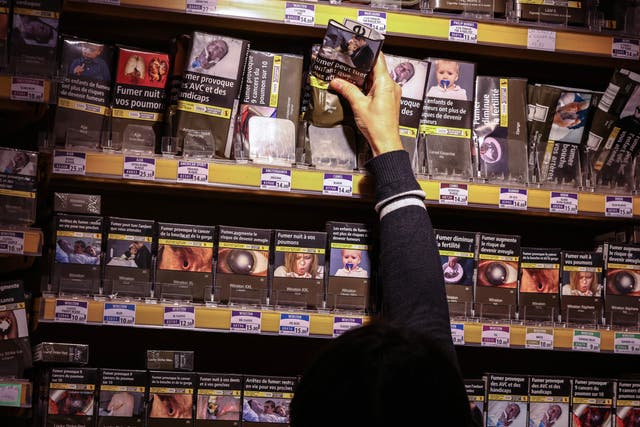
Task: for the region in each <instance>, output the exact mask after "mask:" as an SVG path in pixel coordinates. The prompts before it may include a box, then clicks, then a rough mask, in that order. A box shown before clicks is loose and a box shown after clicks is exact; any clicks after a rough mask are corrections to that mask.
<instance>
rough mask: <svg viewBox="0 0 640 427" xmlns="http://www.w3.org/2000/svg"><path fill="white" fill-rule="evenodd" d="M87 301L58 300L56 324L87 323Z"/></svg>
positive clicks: (55, 316)
mask: <svg viewBox="0 0 640 427" xmlns="http://www.w3.org/2000/svg"><path fill="white" fill-rule="evenodd" d="M87 308H88V303H87V302H86V301H75V300H61V299H59V300H57V301H56V310H55V315H54V317H53V320H54V321H55V322H72V323H87V311H88V310H87Z"/></svg>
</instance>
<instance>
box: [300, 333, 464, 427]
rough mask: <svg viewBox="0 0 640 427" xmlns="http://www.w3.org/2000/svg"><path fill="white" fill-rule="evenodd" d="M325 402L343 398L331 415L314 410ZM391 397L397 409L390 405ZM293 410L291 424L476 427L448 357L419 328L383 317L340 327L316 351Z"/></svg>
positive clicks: (460, 381) (462, 385)
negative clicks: (341, 329)
mask: <svg viewBox="0 0 640 427" xmlns="http://www.w3.org/2000/svg"><path fill="white" fill-rule="evenodd" d="M453 357H455V355H453ZM416 389H417V390H419V392H417V393H416V392H413V390H416ZM410 391H411V393H410ZM327 400H331V401H334V402H340V404H339V405H335V406H334V407H333V409H332V410H331V419H330V420H328V419H327V418H326V417H325V416H323V415H322V414H321V413H319V412H318V402H323V401H327ZM395 402H397V403H399V404H400V405H399V409H398V410H393V409H391V407H390V404H391V403H395ZM429 408H431V410H429ZM416 411H418V413H419V414H420V415H419V418H416ZM290 413H291V427H302V426H304V427H315V426H318V427H320V426H323V427H324V426H326V425H327V423H329V424H331V426H332V427H342V426H345V427H346V426H349V427H351V426H358V425H363V426H367V427H376V426H390V425H430V426H431V425H433V426H436V425H450V426H456V427H467V426H472V425H474V424H472V421H471V411H470V410H469V401H468V399H467V395H466V392H465V388H464V383H463V381H462V377H461V375H460V372H459V370H458V367H457V364H456V363H455V361H454V360H451V355H449V354H448V353H447V352H446V351H445V350H443V348H442V347H441V346H440V345H439V344H438V343H437V342H435V341H434V340H432V339H430V338H429V337H427V336H425V335H423V334H420V333H417V332H413V331H411V330H407V328H402V327H398V326H394V325H390V324H388V323H385V322H382V321H380V322H373V323H372V324H369V325H367V326H363V327H361V328H358V329H355V330H352V331H349V332H347V333H345V334H344V335H343V336H341V337H340V338H338V339H337V340H335V341H334V342H333V343H332V344H331V345H330V346H329V348H328V349H327V350H326V351H324V352H323V353H321V354H320V355H319V357H318V358H317V359H316V361H315V363H313V364H312V365H311V367H310V368H309V369H308V371H307V372H306V373H305V375H304V376H303V377H302V380H301V381H300V384H299V385H298V388H297V390H296V392H295V394H294V397H293V400H292V402H291V410H290Z"/></svg>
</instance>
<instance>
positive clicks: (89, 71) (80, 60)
mask: <svg viewBox="0 0 640 427" xmlns="http://www.w3.org/2000/svg"><path fill="white" fill-rule="evenodd" d="M66 43H67V46H71V47H72V48H71V49H68V50H67V49H65V51H64V54H65V56H70V57H71V58H70V57H66V58H64V59H65V60H66V62H67V63H68V64H69V65H68V66H67V67H65V68H66V70H67V72H68V73H69V76H74V77H82V78H84V79H87V80H95V81H100V82H104V83H109V82H110V81H111V71H110V70H109V65H107V61H106V60H105V59H104V57H103V52H104V45H101V44H98V43H90V42H86V41H73V40H67V41H66Z"/></svg>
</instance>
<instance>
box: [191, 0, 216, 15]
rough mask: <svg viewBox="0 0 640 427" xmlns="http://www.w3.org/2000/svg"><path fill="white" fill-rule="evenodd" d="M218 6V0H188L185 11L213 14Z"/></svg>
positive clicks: (197, 13) (196, 13)
mask: <svg viewBox="0 0 640 427" xmlns="http://www.w3.org/2000/svg"><path fill="white" fill-rule="evenodd" d="M217 6H218V1H217V0H187V7H186V9H185V12H186V13H192V14H195V15H213V14H214V13H215V11H216V7H217Z"/></svg>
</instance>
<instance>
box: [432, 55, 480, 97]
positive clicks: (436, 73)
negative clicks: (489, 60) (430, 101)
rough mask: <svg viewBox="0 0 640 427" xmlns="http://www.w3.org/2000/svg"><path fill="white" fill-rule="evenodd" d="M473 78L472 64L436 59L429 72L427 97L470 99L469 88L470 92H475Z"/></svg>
mask: <svg viewBox="0 0 640 427" xmlns="http://www.w3.org/2000/svg"><path fill="white" fill-rule="evenodd" d="M467 67H468V69H467ZM473 78H474V75H473V66H472V65H471V64H465V63H463V62H462V63H461V62H457V61H451V60H448V59H436V60H435V61H433V62H432V65H431V71H430V72H429V80H428V83H427V84H428V86H429V91H428V92H427V97H433V98H444V99H458V100H462V101H468V100H469V98H468V96H467V89H469V90H468V93H473V90H472V88H473Z"/></svg>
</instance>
